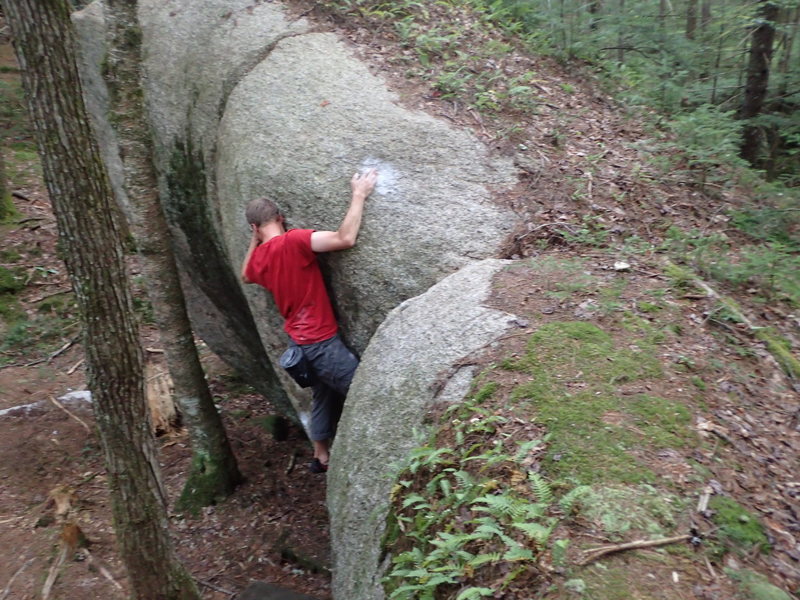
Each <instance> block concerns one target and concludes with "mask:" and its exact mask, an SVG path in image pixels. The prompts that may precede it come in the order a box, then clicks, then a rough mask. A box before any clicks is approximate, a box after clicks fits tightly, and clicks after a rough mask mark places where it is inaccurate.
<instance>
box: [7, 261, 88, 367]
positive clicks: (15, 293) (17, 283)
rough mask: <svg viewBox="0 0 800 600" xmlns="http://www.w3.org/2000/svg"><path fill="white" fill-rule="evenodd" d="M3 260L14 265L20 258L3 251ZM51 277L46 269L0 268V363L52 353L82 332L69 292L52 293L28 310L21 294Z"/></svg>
mask: <svg viewBox="0 0 800 600" xmlns="http://www.w3.org/2000/svg"><path fill="white" fill-rule="evenodd" d="M3 260H5V261H8V263H9V264H13V263H15V262H18V261H20V260H21V256H20V255H19V254H18V253H17V252H16V251H15V250H13V249H6V250H4V251H3ZM50 275H52V273H51V272H50V271H48V270H47V269H44V268H38V267H37V268H33V269H29V268H25V267H23V266H22V265H20V266H10V267H0V364H11V363H15V362H18V361H20V360H24V359H37V358H41V357H42V356H44V355H45V354H47V353H50V352H53V351H54V350H56V349H58V347H59V346H61V345H62V344H64V342H65V341H66V340H67V339H69V336H74V335H77V333H78V331H79V326H78V318H77V309H76V306H75V302H74V299H73V296H72V294H71V293H70V292H65V293H63V294H53V295H50V296H47V297H45V298H43V299H42V300H40V301H38V302H34V303H33V304H32V305H31V306H30V307H28V308H27V310H26V308H25V306H23V303H22V302H21V301H20V294H21V293H22V292H23V291H24V290H25V289H26V287H27V286H28V285H29V284H30V283H31V281H34V280H44V281H46V279H47V277H49V276H50Z"/></svg>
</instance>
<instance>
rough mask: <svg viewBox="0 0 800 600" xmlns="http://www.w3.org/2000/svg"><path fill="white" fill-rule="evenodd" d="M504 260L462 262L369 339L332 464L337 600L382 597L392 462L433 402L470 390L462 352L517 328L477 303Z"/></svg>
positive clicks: (409, 443)
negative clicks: (455, 269) (382, 543)
mask: <svg viewBox="0 0 800 600" xmlns="http://www.w3.org/2000/svg"><path fill="white" fill-rule="evenodd" d="M509 262H510V261H500V260H486V261H481V262H477V263H473V264H472V265H470V266H467V267H465V268H463V269H461V270H460V271H458V272H457V273H455V274H453V275H451V276H449V277H447V278H445V279H444V280H442V281H441V282H439V283H438V284H436V285H435V286H433V287H432V288H430V289H429V290H428V291H427V292H425V293H424V294H422V295H421V296H417V297H416V298H413V299H411V300H407V301H405V302H404V303H403V304H401V305H400V306H398V307H397V308H395V309H394V310H393V311H392V312H391V313H390V314H389V316H388V317H387V318H386V320H385V321H384V322H383V324H382V325H381V326H380V327H379V328H378V330H377V332H376V333H375V335H374V336H373V337H372V340H371V341H370V344H369V346H368V347H367V350H366V352H365V353H364V356H363V361H362V363H361V367H360V368H359V370H358V372H357V373H356V377H355V379H354V380H353V385H352V387H351V388H350V394H349V395H348V397H347V404H346V405H345V410H344V414H343V415H342V420H341V422H340V423H339V432H338V435H337V437H336V444H335V448H334V452H333V453H332V455H331V469H330V471H329V472H328V509H329V511H330V522H331V541H332V544H333V548H334V570H333V592H334V597H335V598H339V599H345V598H346V599H347V600H382V599H383V598H384V592H383V587H382V586H381V584H380V579H381V576H382V575H383V571H384V568H385V566H386V565H385V564H382V562H381V555H382V552H383V549H382V548H381V541H382V539H383V537H384V533H385V526H386V516H387V511H388V506H389V498H390V493H391V490H392V487H393V486H394V485H395V483H396V482H395V477H396V475H395V474H393V473H392V465H394V464H397V463H398V461H400V460H402V457H403V456H405V455H406V454H407V453H408V452H409V451H410V450H411V449H412V448H413V447H414V446H417V445H419V441H418V439H417V438H416V436H415V432H416V431H420V430H422V429H423V418H424V416H425V415H426V413H427V411H428V410H429V409H430V408H431V406H432V405H433V403H434V402H458V401H460V400H462V399H463V398H464V396H465V395H466V394H467V392H468V391H469V389H470V384H471V382H472V379H473V376H474V375H475V373H473V367H471V366H458V365H459V363H460V362H461V359H463V358H465V357H467V356H469V355H471V354H473V353H475V352H478V351H480V350H481V349H483V348H486V347H487V346H488V345H490V344H492V343H493V342H494V341H495V340H497V339H498V338H499V337H500V336H502V335H503V334H504V333H506V332H507V331H508V330H509V329H512V328H515V327H518V326H519V323H518V321H517V318H516V317H515V316H514V315H511V314H508V313H504V312H501V311H498V310H495V309H490V308H487V307H485V306H483V303H484V301H485V300H486V298H487V297H488V295H489V291H490V289H491V280H492V278H493V276H494V275H495V273H497V272H498V271H499V270H500V269H502V268H504V267H505V266H506V265H508V264H509ZM443 382H444V386H441V385H440V384H442V383H443ZM434 384H435V385H434ZM438 389H441V390H442V391H441V392H438V393H437V391H436V390H438ZM390 558H391V556H390V555H387V559H386V560H389V559H390Z"/></svg>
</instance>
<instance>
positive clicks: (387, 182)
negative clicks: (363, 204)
mask: <svg viewBox="0 0 800 600" xmlns="http://www.w3.org/2000/svg"><path fill="white" fill-rule="evenodd" d="M370 169H377V170H378V181H376V182H375V191H376V192H377V193H378V194H379V195H381V196H394V195H397V194H399V192H400V188H399V185H398V180H399V179H400V176H399V173H398V172H397V169H395V168H394V167H393V166H392V165H391V164H389V163H388V162H386V161H383V160H380V159H379V158H371V157H368V158H365V159H364V161H363V162H362V163H361V172H362V173H364V172H366V171H369V170H370Z"/></svg>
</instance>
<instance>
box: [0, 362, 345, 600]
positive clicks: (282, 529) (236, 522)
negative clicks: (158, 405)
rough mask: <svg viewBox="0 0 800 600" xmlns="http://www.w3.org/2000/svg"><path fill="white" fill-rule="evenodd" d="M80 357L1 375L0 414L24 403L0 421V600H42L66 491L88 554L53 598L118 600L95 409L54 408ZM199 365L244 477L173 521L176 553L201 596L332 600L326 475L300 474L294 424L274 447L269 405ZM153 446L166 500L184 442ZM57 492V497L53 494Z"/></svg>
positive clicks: (71, 562)
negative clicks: (268, 586)
mask: <svg viewBox="0 0 800 600" xmlns="http://www.w3.org/2000/svg"><path fill="white" fill-rule="evenodd" d="M80 354H81V350H80V348H79V347H73V348H72V349H71V350H70V351H68V352H65V353H63V354H62V355H60V356H59V357H57V358H55V359H54V360H53V361H51V362H49V363H45V364H41V365H37V366H32V367H20V368H6V369H2V370H0V390H2V391H1V392H0V410H2V409H7V408H9V407H12V406H21V405H28V406H29V408H25V409H22V410H18V411H13V412H10V413H8V414H5V415H3V416H0V457H2V458H1V460H0V548H2V549H3V550H2V559H1V560H0V585H2V586H3V588H0V596H2V597H4V598H6V597H7V598H9V599H14V600H25V599H28V598H31V599H32V598H39V597H41V596H40V593H41V589H42V586H43V583H44V581H45V579H46V577H47V574H48V572H49V570H50V568H51V564H52V562H53V560H54V559H55V557H56V555H57V553H58V549H59V547H60V546H59V543H60V542H59V536H60V532H61V524H60V518H57V517H56V509H57V506H56V504H55V502H54V501H51V498H63V497H64V495H65V494H67V495H68V498H69V500H68V503H69V506H70V511H69V518H70V519H71V520H73V521H74V522H75V523H76V524H77V525H78V526H79V527H80V528H81V530H82V531H83V532H84V534H85V535H86V537H87V538H88V540H89V542H90V546H89V548H88V553H87V552H85V551H80V550H79V551H78V552H77V553H75V554H74V556H70V557H69V558H68V560H67V562H66V565H65V567H64V568H63V569H62V570H61V571H60V573H59V576H58V579H57V581H56V583H55V586H54V587H53V592H52V597H55V598H61V599H63V600H79V599H82V598H86V597H91V598H125V597H126V594H125V590H126V588H127V581H126V578H125V574H124V570H123V567H122V565H121V563H120V560H119V557H118V555H117V553H116V550H115V547H114V533H113V529H112V527H111V520H110V519H111V510H110V506H109V497H108V490H107V487H106V479H105V475H104V468H103V459H102V454H101V451H100V447H99V442H98V438H97V435H96V434H95V432H94V428H93V426H92V425H93V417H92V410H91V406H90V404H88V403H87V402H83V401H72V402H68V401H65V402H62V403H61V404H62V406H63V408H61V407H59V406H57V405H56V404H55V403H54V402H52V401H51V399H52V398H55V397H58V396H63V395H64V394H65V393H67V392H68V391H69V390H71V389H72V390H82V389H84V387H85V386H84V385H83V373H82V370H81V369H80V368H79V369H78V370H76V371H75V372H74V373H73V374H72V375H67V374H66V372H67V370H69V369H70V368H71V367H72V366H74V365H75V364H76V363H77V362H79V360H80ZM209 363H213V364H209ZM206 367H207V368H209V370H210V371H211V372H212V373H216V374H214V375H212V377H211V386H212V391H213V393H214V394H215V397H216V398H218V399H219V401H220V404H221V412H222V414H223V419H224V422H225V426H226V428H227V431H228V434H229V437H230V440H231V444H232V446H233V448H234V451H235V453H236V455H237V458H238V461H239V466H240V468H241V470H242V472H243V474H244V475H245V477H246V478H247V481H246V483H244V484H243V485H242V486H241V487H240V488H239V489H238V490H237V491H236V493H235V495H234V496H233V497H232V498H230V499H229V500H228V501H227V502H225V503H224V504H221V505H219V506H214V507H208V508H207V509H205V510H204V511H203V513H202V514H201V515H199V516H197V517H193V516H190V515H181V514H174V513H171V514H170V522H171V526H172V529H171V534H172V537H173V540H174V543H175V545H176V548H177V551H178V555H179V556H180V558H181V559H182V560H183V562H184V564H185V565H186V566H187V568H188V569H189V570H190V571H191V573H192V574H193V575H194V576H195V577H196V578H197V580H198V581H199V582H200V583H201V585H202V587H203V590H202V591H203V597H204V598H207V599H223V598H231V597H232V596H233V595H234V594H235V593H237V592H240V591H241V590H242V589H243V588H244V587H246V586H247V584H248V583H249V582H250V581H253V580H259V581H269V582H272V583H275V584H278V585H281V586H284V587H286V588H289V589H293V590H296V591H300V592H304V593H307V594H310V595H312V596H314V597H316V598H319V599H320V600H325V599H327V598H330V590H329V574H328V571H327V566H328V563H329V550H328V535H327V512H326V509H325V504H324V502H325V484H324V482H325V479H324V476H323V475H312V474H310V473H308V472H307V471H306V469H305V463H306V462H308V460H310V457H311V454H310V449H309V445H308V442H307V441H306V440H305V435H304V434H303V433H302V431H301V430H299V429H298V428H294V427H292V428H291V430H290V434H289V439H288V440H286V441H283V442H276V441H274V440H273V439H272V438H271V436H270V435H269V434H267V433H266V432H265V431H264V429H263V428H262V427H261V426H260V425H259V424H258V419H259V418H260V417H263V416H266V415H268V414H270V413H271V412H272V410H271V407H270V406H269V405H268V404H267V403H266V402H265V401H264V400H263V399H262V398H261V397H260V396H258V395H256V394H252V393H246V391H243V390H242V387H241V385H238V384H236V383H235V381H234V382H233V383H231V381H230V379H229V378H228V376H227V375H226V370H225V369H224V367H223V366H222V365H220V364H218V363H217V362H216V361H215V359H214V358H213V357H210V359H209V360H207V361H206ZM158 441H159V446H160V449H161V454H160V458H161V465H162V469H163V475H164V479H165V483H166V486H167V489H168V492H169V495H170V499H171V501H173V502H174V500H175V499H176V498H177V495H178V494H179V493H180V490H181V485H182V482H183V474H184V473H185V472H186V471H187V466H188V461H189V458H190V454H189V449H188V442H187V436H186V435H185V433H183V432H179V433H176V434H171V435H167V436H162V437H160V438H159V440H158ZM54 490H61V491H60V492H58V491H57V492H56V493H55V494H53V491H54ZM90 556H91V558H90ZM98 565H100V566H104V567H105V568H106V569H107V571H108V573H109V575H110V577H111V578H112V579H113V581H112V580H111V579H109V578H107V577H105V576H104V575H103V574H102V572H101V571H100V570H99V568H98ZM114 582H116V583H114ZM117 584H118V585H119V586H121V587H119V588H118V587H117ZM4 593H7V595H3V594H4Z"/></svg>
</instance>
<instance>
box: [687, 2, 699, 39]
mask: <svg viewBox="0 0 800 600" xmlns="http://www.w3.org/2000/svg"><path fill="white" fill-rule="evenodd" d="M696 31H697V0H689V2H688V3H687V4H686V39H687V40H693V39H694V37H695V32H696Z"/></svg>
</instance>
